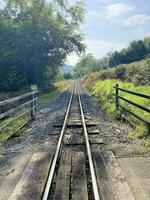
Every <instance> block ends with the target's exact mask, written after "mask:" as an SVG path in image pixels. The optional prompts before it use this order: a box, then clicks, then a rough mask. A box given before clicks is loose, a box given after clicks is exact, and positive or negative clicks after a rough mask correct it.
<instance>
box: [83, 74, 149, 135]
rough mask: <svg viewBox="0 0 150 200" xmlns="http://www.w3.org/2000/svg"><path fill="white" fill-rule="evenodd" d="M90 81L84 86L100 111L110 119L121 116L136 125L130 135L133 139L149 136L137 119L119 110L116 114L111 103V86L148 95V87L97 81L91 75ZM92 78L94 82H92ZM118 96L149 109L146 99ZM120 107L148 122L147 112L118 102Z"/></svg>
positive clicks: (85, 82)
mask: <svg viewBox="0 0 150 200" xmlns="http://www.w3.org/2000/svg"><path fill="white" fill-rule="evenodd" d="M90 77H91V79H90V78H88V80H87V79H85V81H84V86H85V87H86V88H87V89H89V91H90V92H91V93H92V95H93V96H95V97H97V98H98V100H99V102H100V105H101V107H102V109H103V110H104V111H105V112H106V113H107V114H108V115H109V116H111V117H113V118H117V119H118V118H119V119H120V117H121V116H125V118H128V121H130V123H132V124H134V125H136V126H135V130H134V131H133V132H132V133H130V135H132V136H134V137H146V136H148V135H149V128H148V127H147V126H146V125H144V124H143V123H142V122H140V121H139V120H138V119H136V118H135V117H133V116H132V115H130V114H128V113H127V112H125V111H123V110H121V112H117V111H116V108H115V104H114V103H113V100H114V96H113V93H114V89H113V86H114V85H115V84H116V83H117V84H119V86H120V87H121V88H124V89H127V90H131V91H134V92H139V93H147V94H149V93H150V86H148V85H145V86H137V85H136V84H134V83H127V82H126V83H125V82H122V81H119V80H114V79H111V80H98V79H97V78H96V76H95V75H94V74H93V76H92V74H91V76H90ZM93 77H94V78H95V80H94V81H93ZM120 95H121V96H123V97H124V98H126V99H129V100H132V101H133V102H136V103H137V104H140V105H143V106H144V107H150V101H149V100H148V99H144V98H141V97H137V96H133V95H131V94H128V93H124V92H121V91H120ZM120 103H121V105H123V106H124V107H126V108H127V109H128V110H130V111H132V112H134V113H136V114H137V115H139V116H141V117H142V118H144V119H145V120H147V121H149V122H150V116H149V114H148V113H147V112H145V111H142V110H141V109H138V108H136V107H134V106H132V105H129V104H127V103H126V102H124V101H121V100H120Z"/></svg>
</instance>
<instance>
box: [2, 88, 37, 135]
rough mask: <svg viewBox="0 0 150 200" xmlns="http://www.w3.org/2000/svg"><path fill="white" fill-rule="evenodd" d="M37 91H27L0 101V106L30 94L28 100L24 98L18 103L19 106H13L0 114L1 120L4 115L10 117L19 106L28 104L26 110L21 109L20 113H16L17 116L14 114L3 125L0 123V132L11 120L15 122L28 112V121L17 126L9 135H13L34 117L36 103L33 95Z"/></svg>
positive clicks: (22, 106)
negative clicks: (22, 101)
mask: <svg viewBox="0 0 150 200" xmlns="http://www.w3.org/2000/svg"><path fill="white" fill-rule="evenodd" d="M37 93H38V91H33V92H29V93H26V94H23V95H20V96H17V97H14V98H11V99H7V100H4V101H1V102H0V106H4V105H6V104H11V103H13V102H16V101H19V100H21V99H24V98H26V97H30V96H31V97H30V100H29V99H28V100H26V102H24V103H22V104H20V105H19V106H15V107H14V108H11V109H10V110H8V111H6V112H3V113H1V114H0V120H3V119H4V118H6V117H10V116H12V115H14V114H16V113H17V111H19V110H20V109H21V108H24V107H27V106H28V109H27V110H25V111H24V110H21V112H22V113H17V114H18V115H17V116H14V118H13V119H11V120H10V121H9V122H6V123H5V124H4V125H2V126H1V127H0V132H1V130H3V129H5V128H7V127H8V126H9V125H10V124H12V123H13V122H15V121H17V120H18V119H20V118H21V117H23V116H24V115H27V114H28V113H30V119H28V121H26V122H25V123H24V124H22V125H21V126H19V127H18V128H17V130H15V132H14V133H12V134H11V135H14V134H15V133H16V132H17V131H19V130H20V129H21V128H23V127H24V126H25V125H26V124H27V123H28V122H29V121H30V120H31V119H33V118H34V115H35V113H36V106H37V104H36V100H37V97H35V94H37ZM29 106H30V107H29Z"/></svg>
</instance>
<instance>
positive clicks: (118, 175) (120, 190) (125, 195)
mask: <svg viewBox="0 0 150 200" xmlns="http://www.w3.org/2000/svg"><path fill="white" fill-rule="evenodd" d="M102 159H103V162H104V165H105V167H106V169H107V171H108V174H109V176H110V178H111V180H112V183H113V185H114V187H115V191H116V194H117V196H118V198H119V200H135V198H134V196H133V194H132V192H131V190H130V187H129V185H128V183H127V180H126V178H125V177H124V175H123V173H122V170H121V168H120V166H119V164H118V162H117V160H116V158H115V156H114V154H113V153H112V152H105V153H103V154H102Z"/></svg>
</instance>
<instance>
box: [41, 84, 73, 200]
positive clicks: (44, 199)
mask: <svg viewBox="0 0 150 200" xmlns="http://www.w3.org/2000/svg"><path fill="white" fill-rule="evenodd" d="M74 88H75V86H73V89H72V93H71V97H70V100H69V104H68V107H67V111H66V115H65V120H64V123H63V127H62V130H61V134H60V137H59V141H58V144H57V147H56V151H55V155H54V158H53V161H52V165H51V169H50V172H49V175H48V180H47V183H46V186H45V190H44V194H43V197H42V200H47V199H48V196H49V191H50V188H51V184H52V180H53V177H54V173H55V168H56V163H57V159H58V156H59V153H60V149H61V144H62V139H63V136H64V132H65V129H66V125H67V119H68V115H69V111H70V107H71V103H72V98H73V94H74Z"/></svg>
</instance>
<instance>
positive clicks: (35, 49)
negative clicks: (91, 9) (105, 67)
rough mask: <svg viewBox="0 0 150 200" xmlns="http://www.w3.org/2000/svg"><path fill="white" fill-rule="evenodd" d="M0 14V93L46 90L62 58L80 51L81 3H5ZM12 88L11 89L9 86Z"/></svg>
mask: <svg viewBox="0 0 150 200" xmlns="http://www.w3.org/2000/svg"><path fill="white" fill-rule="evenodd" d="M5 2H6V7H5V8H4V9H2V10H1V11H0V21H1V22H0V34H1V38H0V40H1V41H0V42H1V44H0V90H17V89H20V88H21V87H23V86H25V85H30V84H33V83H34V84H38V85H39V86H41V87H43V86H44V87H45V85H47V86H49V85H50V84H52V83H53V82H54V80H55V79H56V77H57V73H59V69H60V67H61V66H62V65H63V63H64V61H65V59H66V57H67V55H68V54H70V53H71V52H76V53H77V54H80V53H82V52H83V51H84V49H85V45H84V44H83V43H82V39H83V35H82V34H81V33H80V31H79V27H80V24H81V23H82V22H83V20H84V12H85V8H84V5H83V3H82V2H77V3H76V4H74V5H73V6H70V5H69V4H68V2H67V1H66V0H64V1H63V0H58V1H50V2H48V1H46V0H34V1H33V0H6V1H5ZM13 85H14V86H13Z"/></svg>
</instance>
